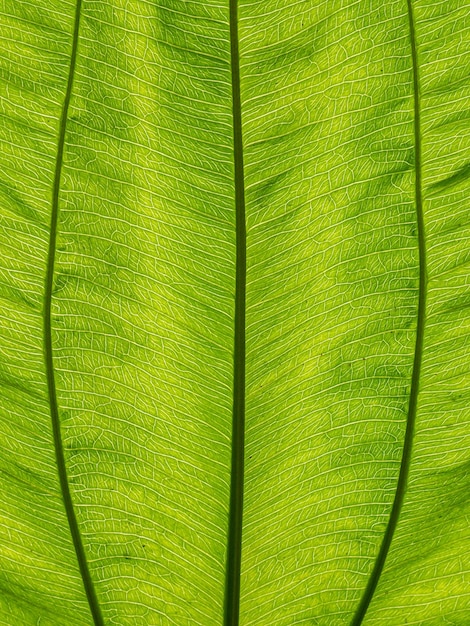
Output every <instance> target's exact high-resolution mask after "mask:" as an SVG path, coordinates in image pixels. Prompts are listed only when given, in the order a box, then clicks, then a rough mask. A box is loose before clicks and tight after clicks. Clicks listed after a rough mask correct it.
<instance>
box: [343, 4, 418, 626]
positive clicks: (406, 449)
mask: <svg viewBox="0 0 470 626" xmlns="http://www.w3.org/2000/svg"><path fill="white" fill-rule="evenodd" d="M407 7H408V21H409V29H410V44H411V58H412V66H413V91H414V143H415V203H416V213H417V219H416V221H417V227H418V247H419V299H418V320H417V327H416V342H415V353H414V361H413V371H412V375H411V388H410V400H409V405H408V416H407V423H406V432H405V440H404V443H403V453H402V460H401V466H400V473H399V475H398V482H397V488H396V492H395V499H394V501H393V505H392V509H391V512H390V518H389V521H388V525H387V528H386V530H385V534H384V537H383V540H382V545H381V546H380V550H379V553H378V555H377V559H376V562H375V564H374V568H373V570H372V573H371V575H370V578H369V580H368V583H367V586H366V589H365V591H364V594H363V596H362V598H361V601H360V603H359V606H358V609H357V611H356V613H355V615H354V617H353V620H352V622H351V626H360V625H361V624H362V621H363V619H364V617H365V614H366V613H367V609H368V608H369V605H370V602H371V600H372V597H373V595H374V592H375V589H376V587H377V583H378V582H379V579H380V576H381V574H382V570H383V567H384V565H385V560H386V558H387V554H388V551H389V549H390V545H391V543H392V539H393V535H394V533H395V529H396V527H397V524H398V519H399V517H400V512H401V508H402V505H403V500H404V497H405V492H406V486H407V482H408V475H409V472H410V462H411V451H412V446H413V436H414V429H415V422H416V412H417V405H418V392H419V379H420V374H421V363H422V358H423V340H424V325H425V320H426V288H427V269H426V241H425V230H424V214H423V197H422V182H421V178H422V171H421V170H422V156H421V120H420V101H419V73H418V51H417V45H416V31H415V22H414V16H413V7H412V0H407Z"/></svg>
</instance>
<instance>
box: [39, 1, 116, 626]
mask: <svg viewBox="0 0 470 626" xmlns="http://www.w3.org/2000/svg"><path fill="white" fill-rule="evenodd" d="M81 5H82V0H77V3H76V6H75V18H74V19H75V21H74V30H73V39H72V52H71V56H70V67H69V74H68V79H67V88H66V92H65V98H64V103H63V106H62V113H61V117H60V126H59V137H58V141H57V158H56V163H55V172H54V183H53V189H52V210H51V224H50V235H49V250H48V258H47V270H46V282H45V290H44V358H45V365H46V377H47V388H48V395H49V405H50V410H51V421H52V433H53V437H54V448H55V458H56V463H57V471H58V474H59V482H60V489H61V492H62V499H63V501H64V507H65V512H66V515H67V520H68V523H69V528H70V534H71V535H72V541H73V545H74V548H75V554H76V556H77V561H78V566H79V569H80V574H81V576H82V580H83V586H84V588H85V593H86V596H87V599H88V604H89V606H90V611H91V615H92V617H93V621H94V624H95V626H104V621H103V617H102V615H101V610H100V606H99V603H98V599H97V597H96V592H95V588H94V586H93V582H92V580H91V576H90V571H89V569H88V563H87V560H86V556H85V551H84V548H83V543H82V538H81V535H80V530H79V528H78V523H77V518H76V517H75V511H74V508H73V502H72V496H71V493H70V488H69V483H68V478H67V469H66V466H65V458H64V447H63V444H62V436H61V431H60V419H59V410H58V406H57V394H56V386H55V375H54V361H53V354H52V325H51V304H52V286H53V279H54V263H55V249H56V240H57V219H58V213H59V192H60V179H61V174H62V164H63V155H64V143H65V131H66V127H67V117H68V110H69V104H70V98H71V95H72V86H73V77H74V72H75V63H76V58H77V46H78V34H79V28H80V14H81Z"/></svg>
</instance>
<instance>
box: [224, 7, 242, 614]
mask: <svg viewBox="0 0 470 626" xmlns="http://www.w3.org/2000/svg"><path fill="white" fill-rule="evenodd" d="M230 54H231V68H232V112H233V142H234V175H235V214H236V218H235V219H236V278H235V332H234V359H233V361H234V362H233V414H232V467H231V472H232V473H231V484H230V512H229V528H228V550H227V578H226V588H225V616H224V624H225V626H238V623H239V614H240V571H241V553H242V521H243V478H244V476H243V474H244V447H245V293H246V225H245V183H244V173H243V141H242V112H241V98H240V60H239V50H238V6H237V0H230Z"/></svg>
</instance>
